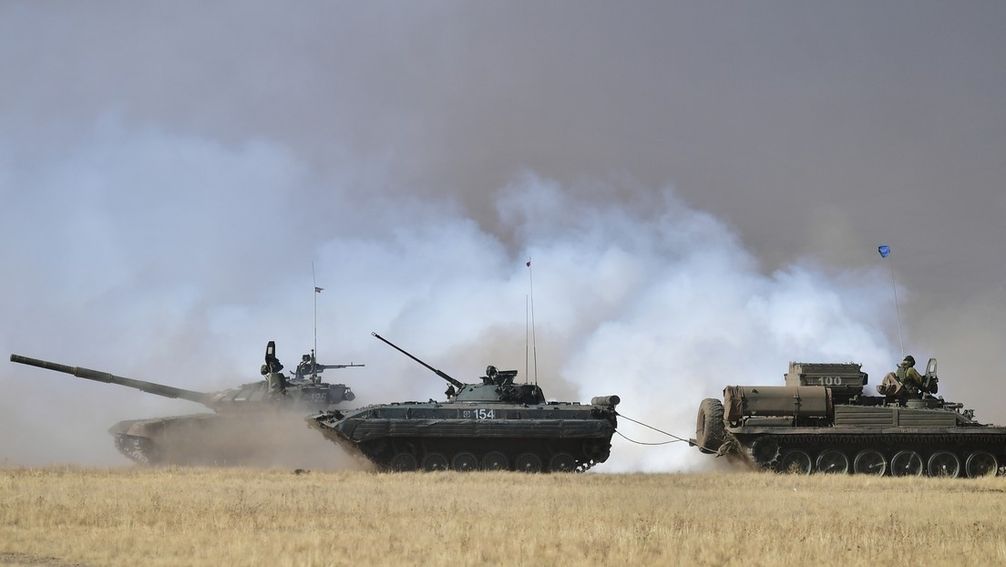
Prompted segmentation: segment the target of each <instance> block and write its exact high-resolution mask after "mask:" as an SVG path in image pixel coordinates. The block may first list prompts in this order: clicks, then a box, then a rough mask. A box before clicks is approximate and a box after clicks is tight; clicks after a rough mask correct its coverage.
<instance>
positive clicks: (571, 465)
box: [548, 453, 576, 473]
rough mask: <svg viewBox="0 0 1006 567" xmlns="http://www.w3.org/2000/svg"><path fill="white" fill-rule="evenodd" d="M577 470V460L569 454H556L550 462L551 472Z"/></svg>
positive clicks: (549, 468)
mask: <svg viewBox="0 0 1006 567" xmlns="http://www.w3.org/2000/svg"><path fill="white" fill-rule="evenodd" d="M575 469H576V459H574V458H573V455H570V454H569V453H556V454H554V455H552V458H551V459H549V460H548V470H549V471H551V472H560V473H563V472H573V471H574V470H575Z"/></svg>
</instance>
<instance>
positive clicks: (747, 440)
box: [731, 433, 1006, 477]
mask: <svg viewBox="0 0 1006 567" xmlns="http://www.w3.org/2000/svg"><path fill="white" fill-rule="evenodd" d="M731 437H733V438H734V439H733V441H734V442H735V443H736V444H735V445H734V453H735V454H737V455H739V456H741V457H742V458H743V459H744V460H746V461H747V462H748V463H749V464H750V465H752V466H754V467H756V468H759V469H766V470H775V471H777V472H781V471H779V467H778V465H779V463H780V458H781V457H782V456H784V455H786V454H787V452H789V451H804V452H805V453H807V454H808V455H809V456H810V457H811V459H812V461H813V460H814V459H815V458H816V457H817V456H819V455H820V454H821V453H822V452H824V451H827V450H837V451H839V452H841V453H843V454H844V455H845V456H846V458H847V459H848V463H849V472H850V473H851V472H853V471H852V468H853V467H852V463H853V459H854V457H855V456H856V455H857V454H858V453H859V452H861V451H865V450H873V451H877V452H879V453H880V454H881V455H883V457H884V459H885V461H886V463H887V472H886V473H885V474H890V463H891V459H892V457H894V456H895V455H896V454H897V453H899V452H902V451H912V452H915V453H917V454H918V455H919V456H920V457H921V458H922V463H923V467H924V468H925V464H926V461H927V460H928V458H929V457H931V456H932V455H933V454H935V453H937V452H949V453H952V454H954V455H955V456H956V457H957V459H958V462H959V465H960V469H959V471H958V472H957V474H954V475H952V476H962V477H963V476H967V475H966V474H965V472H966V471H965V470H964V469H965V464H966V461H967V459H968V457H969V456H970V455H972V454H974V453H979V452H981V453H988V454H990V455H992V456H994V457H995V459H996V460H997V462H998V467H997V474H1003V473H1004V472H1006V437H1004V436H1003V435H1001V434H999V435H997V434H991V433H990V434H972V435H966V436H963V435H954V434H939V433H933V434H919V433H914V434H913V433H893V434H892V433H884V434H866V435H850V434H827V433H808V434H800V435H771V434H767V435H766V434H759V435H748V436H744V435H737V436H736V437H735V436H733V435H731ZM816 469H817V467H816V466H815V467H814V471H815V472H817V471H816Z"/></svg>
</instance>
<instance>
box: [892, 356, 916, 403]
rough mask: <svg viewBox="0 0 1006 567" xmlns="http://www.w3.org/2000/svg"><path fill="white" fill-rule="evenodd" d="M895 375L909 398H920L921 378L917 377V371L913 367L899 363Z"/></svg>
mask: <svg viewBox="0 0 1006 567" xmlns="http://www.w3.org/2000/svg"><path fill="white" fill-rule="evenodd" d="M895 374H896V375H897V377H898V381H899V382H901V383H902V384H903V385H904V386H905V389H906V390H907V391H908V394H909V395H910V396H913V397H921V396H922V376H921V375H919V371H918V370H916V369H915V367H914V366H907V365H905V363H901V364H899V365H898V371H897V372H896V373H895Z"/></svg>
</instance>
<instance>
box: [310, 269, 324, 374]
mask: <svg viewBox="0 0 1006 567" xmlns="http://www.w3.org/2000/svg"><path fill="white" fill-rule="evenodd" d="M311 281H312V282H313V283H314V348H313V349H311V381H312V382H317V381H318V294H320V293H321V292H323V291H325V288H323V287H318V277H317V275H316V274H315V271H314V262H311Z"/></svg>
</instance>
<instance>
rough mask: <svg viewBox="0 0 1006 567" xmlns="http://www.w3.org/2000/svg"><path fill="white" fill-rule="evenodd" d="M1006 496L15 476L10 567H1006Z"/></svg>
mask: <svg viewBox="0 0 1006 567" xmlns="http://www.w3.org/2000/svg"><path fill="white" fill-rule="evenodd" d="M1004 536H1006V478H999V479H986V480H980V481H970V480H957V481H949V480H936V479H887V478H885V479H865V478H858V477H842V478H836V477H823V476H812V477H802V478H798V477H784V476H775V475H770V474H758V473H719V474H704V475H604V474H587V475H551V476H546V475H533V476H527V475H521V474H514V473H472V474H457V473H434V474H423V473H413V474H375V473H368V472H308V473H306V474H300V475H297V474H293V473H292V472H290V471H286V470H250V469H143V468H136V469H112V470H95V469H86V470H84V469H74V468H48V469H6V470H0V563H2V564H7V565H36V566H38V565H44V566H50V567H52V566H67V565H95V566H96V565H122V566H136V565H145V566H146V565H149V566H155V565H171V566H176V565H213V566H218V565H231V566H237V565H349V564H355V565H370V564H373V565H452V566H457V565H481V564H513V565H549V564H577V565H583V564H588V565H590V564H593V565H622V564H630V565H724V564H727V565H730V564H733V565H801V566H803V565H839V564H841V565H878V564H898V565H921V564H927V565H930V564H951V563H954V564H958V563H963V564H967V565H992V564H1002V563H1004V562H1006V538H1004Z"/></svg>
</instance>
